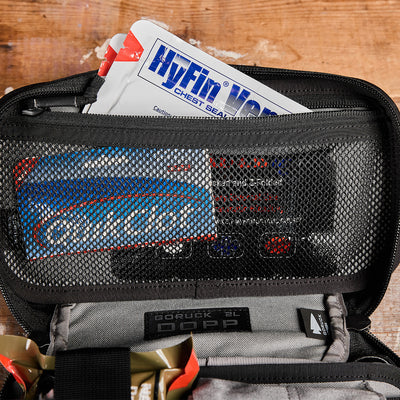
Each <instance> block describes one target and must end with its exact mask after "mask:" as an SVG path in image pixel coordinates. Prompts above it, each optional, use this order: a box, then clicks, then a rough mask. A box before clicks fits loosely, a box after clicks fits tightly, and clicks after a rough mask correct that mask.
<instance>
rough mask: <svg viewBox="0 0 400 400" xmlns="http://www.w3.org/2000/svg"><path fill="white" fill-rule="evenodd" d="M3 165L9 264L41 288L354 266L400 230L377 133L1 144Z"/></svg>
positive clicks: (323, 273)
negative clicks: (258, 141)
mask: <svg viewBox="0 0 400 400" xmlns="http://www.w3.org/2000/svg"><path fill="white" fill-rule="evenodd" d="M1 163H2V165H3V166H4V168H2V172H1V175H0V184H1V187H2V191H1V198H0V201H1V209H2V216H1V221H2V222H1V225H0V228H1V234H2V237H3V251H4V256H5V259H6V264H7V267H8V269H9V270H11V271H12V273H13V274H14V275H16V276H18V277H19V278H20V279H21V280H23V281H24V282H26V283H29V284H33V285H38V286H51V287H69V286H93V285H119V284H132V283H147V282H153V283H154V282H183V281H188V280H189V281H190V280H210V279H217V280H243V279H244V280H283V279H301V278H323V277H331V276H351V275H354V274H356V273H358V272H361V271H364V270H366V269H367V268H368V267H374V265H375V264H376V263H377V260H380V261H382V257H388V255H387V254H388V253H389V252H388V253H385V251H387V247H388V246H389V244H390V243H391V242H390V237H391V235H392V234H393V229H394V226H393V222H391V221H390V219H389V216H390V215H391V212H392V209H391V208H392V204H391V201H390V199H391V196H390V182H388V181H387V172H386V173H385V168H387V166H385V163H384V160H383V158H382V154H381V150H380V149H379V146H378V145H377V144H376V143H374V142H372V141H370V142H367V141H360V142H354V143H340V144H324V145H321V144H318V145H309V146H307V145H301V146H291V147H289V146H284V147H283V146H264V147H257V149H256V150H255V149H251V148H245V147H243V148H236V149H234V150H232V149H228V150H227V149H226V148H224V149H222V148H221V149H220V150H219V149H213V150H207V149H191V150H188V149H156V148H120V147H88V146H65V145H60V144H46V143H29V142H13V141H3V142H2V144H1ZM385 177H386V178H385ZM385 179H386V180H385ZM388 243H389V244H388ZM385 254H386V255H385Z"/></svg>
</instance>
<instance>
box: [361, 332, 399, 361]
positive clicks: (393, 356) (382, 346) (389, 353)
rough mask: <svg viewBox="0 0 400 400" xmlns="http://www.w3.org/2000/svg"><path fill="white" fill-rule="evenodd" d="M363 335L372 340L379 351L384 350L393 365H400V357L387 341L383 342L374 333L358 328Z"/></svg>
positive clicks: (383, 352)
mask: <svg viewBox="0 0 400 400" xmlns="http://www.w3.org/2000/svg"><path fill="white" fill-rule="evenodd" d="M357 331H358V332H359V333H360V335H361V336H364V337H366V338H368V339H369V340H371V341H372V342H373V344H374V345H375V346H376V347H377V348H378V350H379V351H381V352H382V354H383V355H385V356H387V357H389V359H390V360H391V361H392V363H393V365H396V366H398V367H399V366H400V357H399V356H398V355H397V354H396V353H394V352H393V350H391V349H390V348H389V347H388V346H386V344H385V343H383V342H382V341H381V340H380V339H378V338H377V337H376V336H375V335H374V334H373V333H371V332H370V331H369V329H367V330H357Z"/></svg>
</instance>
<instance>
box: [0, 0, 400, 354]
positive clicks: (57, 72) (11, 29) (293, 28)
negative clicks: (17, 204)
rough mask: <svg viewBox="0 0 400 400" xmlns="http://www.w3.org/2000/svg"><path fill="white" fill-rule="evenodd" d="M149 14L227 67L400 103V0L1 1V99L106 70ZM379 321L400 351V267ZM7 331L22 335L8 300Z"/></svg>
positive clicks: (3, 316)
mask: <svg viewBox="0 0 400 400" xmlns="http://www.w3.org/2000/svg"><path fill="white" fill-rule="evenodd" d="M141 18H144V19H151V20H154V21H158V23H160V24H161V25H163V26H164V27H166V28H167V29H169V30H170V31H171V32H173V33H175V34H177V35H179V36H180V37H181V38H183V39H185V40H187V41H190V42H191V43H192V44H194V45H196V46H198V47H199V48H201V49H202V50H204V51H206V52H208V53H210V54H212V55H214V56H216V57H218V58H220V59H221V60H222V61H225V62H228V63H233V64H249V65H261V66H269V67H279V68H290V69H301V70H312V71H322V72H330V73H336V74H341V75H349V76H355V77H358V78H362V79H366V80H368V81H370V82H373V83H375V84H376V85H378V86H380V87H381V88H382V89H384V90H385V91H386V92H387V93H388V94H389V95H390V96H391V97H392V98H393V99H394V100H395V102H396V103H397V105H400V74H399V73H398V71H399V70H400V24H399V20H400V2H399V1H396V0H358V1H344V0H327V1H314V0H286V1H285V0H270V1H264V0H254V1H244V0H240V1H239V0H221V1H211V0H201V1H195V0H193V1H189V0H172V1H168V2H165V1H158V0H157V1H148V0H146V1H144V0H136V1H127V0H118V1H117V0H109V1H100V0H97V1H96V0H87V1H81V0H79V1H78V0H63V1H61V0H41V1H23V0H20V1H9V0H0V60H1V62H0V96H1V95H2V94H3V93H4V92H5V91H6V90H10V88H14V89H15V88H18V87H20V86H24V85H27V84H32V83H37V82H41V81H48V80H53V79H57V78H62V77H64V76H67V75H71V74H75V73H79V72H84V71H88V70H91V69H96V68H98V66H99V63H100V58H99V57H98V56H101V53H102V45H104V44H105V43H106V42H107V40H108V39H109V38H111V37H112V36H113V35H114V34H115V33H117V32H127V31H128V30H129V27H130V25H131V24H132V23H133V22H134V21H136V20H139V19H141ZM103 47H104V46H103ZM372 320H373V331H374V332H375V333H376V334H377V335H378V337H380V338H381V339H383V340H384V341H385V342H386V343H387V344H388V345H389V346H390V347H391V348H393V349H395V350H396V351H397V352H398V353H399V354H400V270H399V271H398V272H396V273H395V274H394V276H393V278H392V281H391V283H390V286H389V290H388V292H387V294H386V296H385V299H384V300H383V302H382V304H381V305H380V307H379V308H378V310H377V311H376V312H375V313H374V315H373V317H372ZM6 332H7V333H12V332H14V333H19V334H21V331H20V330H19V329H18V327H17V324H16V323H15V321H14V320H13V319H12V317H11V316H10V315H9V313H8V311H7V308H6V306H5V304H4V302H3V301H2V300H1V302H0V333H6Z"/></svg>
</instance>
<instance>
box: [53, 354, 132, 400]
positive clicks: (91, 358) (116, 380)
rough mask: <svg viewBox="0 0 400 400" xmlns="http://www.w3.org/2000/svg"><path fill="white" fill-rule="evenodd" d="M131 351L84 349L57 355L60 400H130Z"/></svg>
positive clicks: (58, 399) (56, 373)
mask: <svg viewBox="0 0 400 400" xmlns="http://www.w3.org/2000/svg"><path fill="white" fill-rule="evenodd" d="M130 379H131V376H130V356H129V349H124V348H114V349H112V348H110V349H82V350H72V351H65V352H59V353H57V355H56V368H55V385H54V393H55V398H56V399H57V400H110V399H113V400H130V398H131V393H130V386H131V385H130Z"/></svg>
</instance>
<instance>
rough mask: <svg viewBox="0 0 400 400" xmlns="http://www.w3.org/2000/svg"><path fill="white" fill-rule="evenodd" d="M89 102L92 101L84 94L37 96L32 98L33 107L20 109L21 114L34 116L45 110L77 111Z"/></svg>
mask: <svg viewBox="0 0 400 400" xmlns="http://www.w3.org/2000/svg"><path fill="white" fill-rule="evenodd" d="M90 102H92V101H91V99H88V98H87V97H86V96H55V97H39V98H37V99H33V107H30V108H28V109H25V110H22V115H26V116H28V117H36V116H37V115H40V114H41V113H42V112H43V111H45V110H50V111H63V112H79V111H80V108H81V107H82V106H84V105H86V104H89V103H90Z"/></svg>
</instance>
